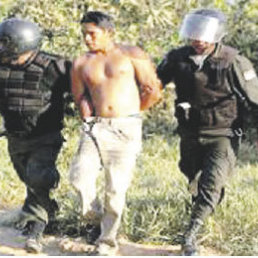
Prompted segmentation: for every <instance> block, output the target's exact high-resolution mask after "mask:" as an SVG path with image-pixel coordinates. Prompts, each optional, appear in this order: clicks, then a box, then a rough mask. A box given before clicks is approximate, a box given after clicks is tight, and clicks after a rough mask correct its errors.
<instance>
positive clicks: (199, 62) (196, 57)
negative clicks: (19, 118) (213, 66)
mask: <svg viewBox="0 0 258 258" xmlns="http://www.w3.org/2000/svg"><path fill="white" fill-rule="evenodd" d="M207 57H208V55H194V56H190V58H191V59H192V60H193V61H194V63H195V64H196V65H197V66H198V67H199V68H198V70H201V69H202V66H203V63H204V61H205V59H206V58H207Z"/></svg>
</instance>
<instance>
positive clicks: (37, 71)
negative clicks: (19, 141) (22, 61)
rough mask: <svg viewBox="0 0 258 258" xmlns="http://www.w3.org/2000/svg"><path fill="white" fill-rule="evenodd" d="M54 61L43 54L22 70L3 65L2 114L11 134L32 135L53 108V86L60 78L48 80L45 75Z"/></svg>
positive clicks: (0, 67)
mask: <svg viewBox="0 0 258 258" xmlns="http://www.w3.org/2000/svg"><path fill="white" fill-rule="evenodd" d="M51 61H55V57H54V56H50V55H47V54H45V53H42V52H40V53H38V54H37V56H36V58H34V60H33V61H32V62H31V63H29V64H27V65H25V66H24V67H22V68H19V67H8V66H3V65H1V64H0V112H1V114H2V116H3V118H4V121H5V127H6V130H7V131H8V133H10V134H11V135H16V134H17V136H20V135H22V134H24V135H26V134H30V133H31V132H32V131H33V130H35V128H36V127H37V126H38V119H39V117H40V116H41V115H42V114H44V112H46V111H47V110H48V109H49V108H50V105H51V102H50V100H51V96H52V90H53V89H52V88H53V87H52V86H53V85H51V84H53V82H54V78H53V77H57V76H58V75H57V74H56V76H55V75H54V76H53V74H52V75H50V77H51V78H48V75H47V74H45V72H46V69H47V68H48V66H49V64H50V63H51ZM52 73H57V72H56V71H55V72H52ZM49 123H51V121H49ZM50 127H51V125H50Z"/></svg>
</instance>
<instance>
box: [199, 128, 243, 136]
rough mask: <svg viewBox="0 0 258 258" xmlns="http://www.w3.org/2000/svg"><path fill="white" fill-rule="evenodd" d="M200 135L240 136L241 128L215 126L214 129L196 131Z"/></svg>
mask: <svg viewBox="0 0 258 258" xmlns="http://www.w3.org/2000/svg"><path fill="white" fill-rule="evenodd" d="M198 135H200V136H227V137H235V136H237V137H242V136H243V130H242V128H235V129H232V128H216V129H200V130H199V132H198Z"/></svg>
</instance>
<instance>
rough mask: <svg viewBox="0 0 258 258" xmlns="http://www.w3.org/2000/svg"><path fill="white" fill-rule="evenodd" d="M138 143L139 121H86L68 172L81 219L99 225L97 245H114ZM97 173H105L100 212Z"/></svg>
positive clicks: (140, 135)
mask: <svg viewBox="0 0 258 258" xmlns="http://www.w3.org/2000/svg"><path fill="white" fill-rule="evenodd" d="M141 141H142V120H141V118H140V117H123V118H101V117H90V118H87V121H86V123H84V125H83V130H82V133H81V138H80V143H79V148H78V151H77V153H76V155H75V156H74V159H73V161H72V164H71V168H70V181H71V183H72V184H73V186H74V187H75V188H76V189H77V190H78V192H79V194H80V197H81V203H82V213H83V215H84V216H85V217H86V219H88V220H89V221H90V223H93V224H97V223H100V225H101V235H100V237H99V239H98V240H97V243H101V242H104V243H107V244H109V245H111V246H116V245H117V243H116V235H117V231H118V228H119V225H120V221H121V216H122V212H123V208H124V205H125V198H126V191H127V189H128V187H129V185H130V182H131V179H132V171H133V168H134V166H135V161H136V157H137V155H138V154H139V152H140V150H141ZM101 169H104V171H105V197H104V207H103V208H101V207H100V205H99V202H98V197H97V191H96V179H97V177H98V175H99V172H100V170H101Z"/></svg>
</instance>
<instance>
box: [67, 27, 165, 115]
mask: <svg viewBox="0 0 258 258" xmlns="http://www.w3.org/2000/svg"><path fill="white" fill-rule="evenodd" d="M85 30H86V31H87V32H86V33H89V31H90V32H91V33H95V31H96V30H97V31H98V30H99V28H98V27H96V26H95V25H93V24H86V25H85ZM92 31H93V32H92ZM104 37H107V36H106V35H104ZM101 40H103V39H101ZM105 43H106V42H105ZM86 44H87V42H86ZM72 78H73V88H72V89H73V93H74V97H75V102H77V104H78V105H82V107H81V115H82V117H83V118H84V116H88V114H87V115H86V114H83V109H84V105H85V103H86V101H85V100H83V98H84V97H85V95H87V96H88V99H87V104H86V105H90V107H89V109H90V110H91V112H94V115H95V116H101V117H125V116H129V115H132V114H137V113H139V112H140V110H141V109H142V110H143V109H146V108H148V107H149V105H150V104H151V105H152V104H153V102H156V101H157V100H158V99H159V98H160V88H161V87H160V82H159V80H158V79H157V76H156V73H155V69H154V66H153V65H152V63H151V61H150V59H149V57H148V56H147V55H146V54H145V53H144V52H143V51H142V50H141V49H140V48H138V47H129V46H121V45H117V44H114V43H113V42H108V47H107V48H106V49H98V50H93V51H90V52H87V53H86V54H85V55H84V56H81V57H79V58H77V59H76V60H75V62H74V65H73V73H72ZM85 92H86V94H85ZM82 100H83V101H82ZM149 102H151V103H149ZM83 103H84V104H83ZM89 103H90V104H89ZM86 109H87V108H86ZM85 113H88V112H85Z"/></svg>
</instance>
